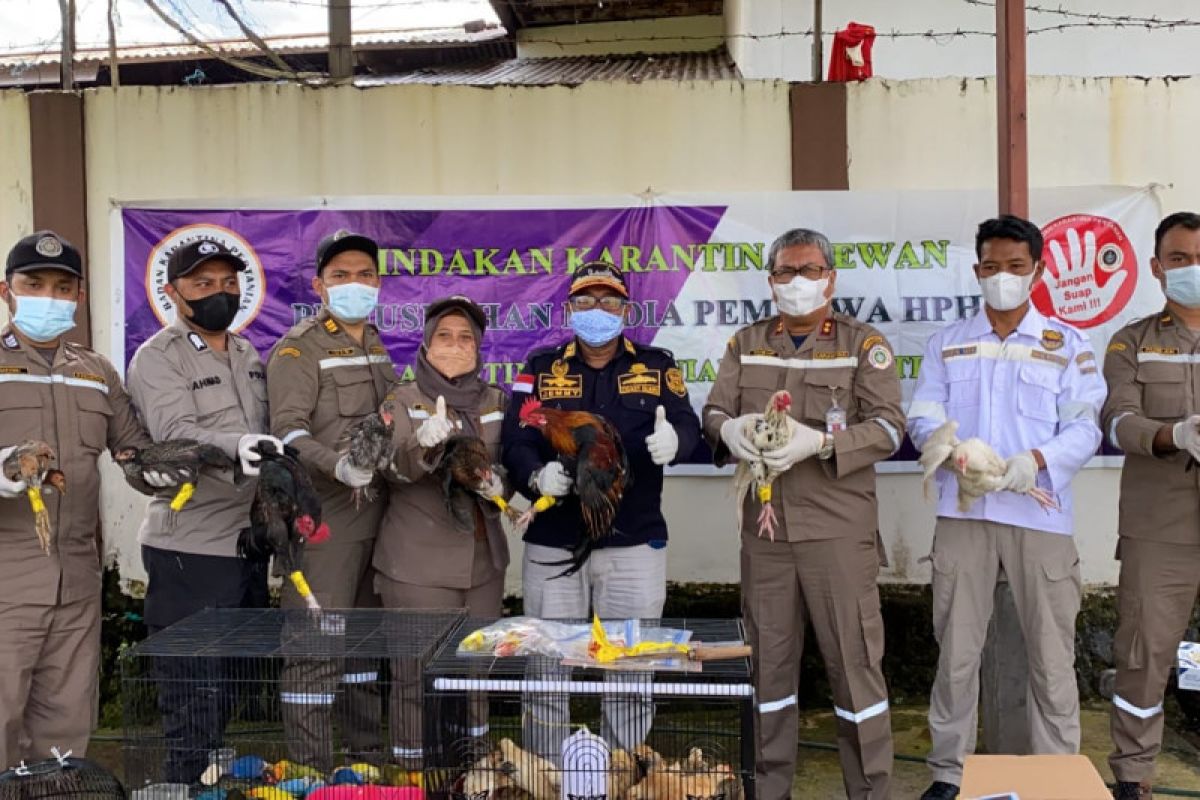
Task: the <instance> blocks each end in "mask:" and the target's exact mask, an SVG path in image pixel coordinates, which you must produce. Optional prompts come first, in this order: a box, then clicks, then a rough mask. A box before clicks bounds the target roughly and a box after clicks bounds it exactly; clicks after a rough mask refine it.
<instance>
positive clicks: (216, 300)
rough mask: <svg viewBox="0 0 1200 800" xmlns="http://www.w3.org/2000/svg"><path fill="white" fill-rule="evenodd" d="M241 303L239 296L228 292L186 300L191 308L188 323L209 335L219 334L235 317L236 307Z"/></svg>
mask: <svg viewBox="0 0 1200 800" xmlns="http://www.w3.org/2000/svg"><path fill="white" fill-rule="evenodd" d="M184 299H185V300H186V299H187V298H184ZM241 302H242V296H241V295H240V294H230V293H229V292H217V293H216V294H210V295H209V296H208V297H201V298H200V299H198V300H188V301H187V304H188V305H189V306H191V308H192V316H191V317H189V318H188V321H189V322H193V323H195V324H196V326H198V327H200V328H203V329H204V330H206V331H208V332H209V333H220V332H222V331H224V330H227V329H228V328H229V325H230V323H232V322H233V318H234V317H236V316H237V313H238V305H240V304H241Z"/></svg>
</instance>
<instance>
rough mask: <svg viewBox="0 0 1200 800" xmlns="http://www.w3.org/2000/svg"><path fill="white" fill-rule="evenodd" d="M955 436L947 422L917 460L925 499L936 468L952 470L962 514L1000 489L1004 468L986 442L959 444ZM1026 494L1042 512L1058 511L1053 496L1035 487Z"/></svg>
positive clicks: (955, 429) (952, 424) (954, 427)
mask: <svg viewBox="0 0 1200 800" xmlns="http://www.w3.org/2000/svg"><path fill="white" fill-rule="evenodd" d="M957 433H958V423H957V422H956V421H954V420H949V421H947V422H946V423H945V424H943V425H942V426H941V427H939V428H938V429H937V430H935V431H934V432H933V433H931V434H930V435H929V438H928V439H927V440H926V441H925V449H924V450H923V451H921V457H920V458H919V459H917V461H918V462H919V463H920V464H921V466H922V467H923V468H924V470H925V495H926V496H928V495H929V481H930V479H932V478H933V474H934V473H935V472H936V471H937V468H938V467H941V466H944V465H945V466H947V467H948V468H949V469H952V470H953V472H954V477H955V478H956V480H957V482H958V510H959V511H966V510H967V509H969V508H970V507H971V506H972V505H974V503H975V501H976V500H978V499H979V498H981V497H983V496H984V495H985V494H988V493H990V492H996V491H999V490H1000V488H1001V487H1002V486H1003V484H1004V473H1005V471H1006V469H1007V465H1006V464H1005V462H1004V459H1003V458H1001V457H1000V456H999V454H997V453H996V451H995V450H993V449H992V447H991V445H989V444H988V443H987V442H985V441H983V440H982V439H974V438H972V439H967V440H966V441H965V442H964V441H960V440H959V438H958V436H957ZM1027 494H1028V495H1029V496H1030V497H1032V498H1033V499H1034V500H1036V501H1037V503H1038V505H1040V506H1041V507H1042V508H1044V509H1047V510H1049V509H1057V508H1058V503H1057V502H1056V501H1055V500H1054V496H1053V495H1052V494H1051V493H1050V492H1047V491H1046V490H1045V489H1039V488H1038V487H1036V486H1035V487H1033V488H1032V489H1030V490H1029V491H1028V492H1027Z"/></svg>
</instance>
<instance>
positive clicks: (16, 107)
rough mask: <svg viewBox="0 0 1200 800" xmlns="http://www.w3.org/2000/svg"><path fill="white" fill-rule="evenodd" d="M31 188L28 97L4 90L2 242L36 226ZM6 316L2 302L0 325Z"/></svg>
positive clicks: (0, 95)
mask: <svg viewBox="0 0 1200 800" xmlns="http://www.w3.org/2000/svg"><path fill="white" fill-rule="evenodd" d="M32 191H33V176H32V174H31V173H30V153H29V100H28V98H27V97H26V95H25V94H24V92H13V91H3V92H0V242H12V241H14V240H16V239H18V238H20V237H21V236H24V235H25V234H27V233H30V232H31V231H32V230H33V201H32V196H31V192H32ZM5 252H7V250H5ZM7 320H8V309H7V307H6V306H4V304H3V303H0V325H2V324H4V323H5V322H6V321H7Z"/></svg>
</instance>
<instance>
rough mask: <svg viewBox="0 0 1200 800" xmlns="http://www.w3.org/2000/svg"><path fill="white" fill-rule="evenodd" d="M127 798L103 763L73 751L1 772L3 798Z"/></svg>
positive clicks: (102, 799)
mask: <svg viewBox="0 0 1200 800" xmlns="http://www.w3.org/2000/svg"><path fill="white" fill-rule="evenodd" d="M51 797H53V798H57V800H125V798H126V797H127V795H126V794H125V789H124V787H122V786H121V782H120V781H119V780H117V779H116V777H115V776H114V775H113V774H112V773H111V772H109V771H108V770H106V769H104V768H103V767H101V766H99V765H97V764H94V763H92V762H91V761H87V760H85V759H82V758H71V757H70V753H69V752H68V753H66V754H58V751H55V758H49V759H46V760H45V761H39V762H37V763H35V764H21V765H20V766H18V767H13V768H12V769H10V770H8V771H7V772H3V773H0V800H41V799H42V798H51Z"/></svg>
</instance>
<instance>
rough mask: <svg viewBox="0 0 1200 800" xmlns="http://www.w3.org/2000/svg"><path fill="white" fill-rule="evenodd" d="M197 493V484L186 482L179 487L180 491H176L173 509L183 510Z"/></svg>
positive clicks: (172, 502)
mask: <svg viewBox="0 0 1200 800" xmlns="http://www.w3.org/2000/svg"><path fill="white" fill-rule="evenodd" d="M195 493H196V484H194V483H185V484H184V485H183V486H180V487H179V491H178V492H176V493H175V497H174V498H173V499H172V500H171V510H172V511H183V507H184V506H186V505H187V504H188V500H191V499H192V495H193V494H195Z"/></svg>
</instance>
